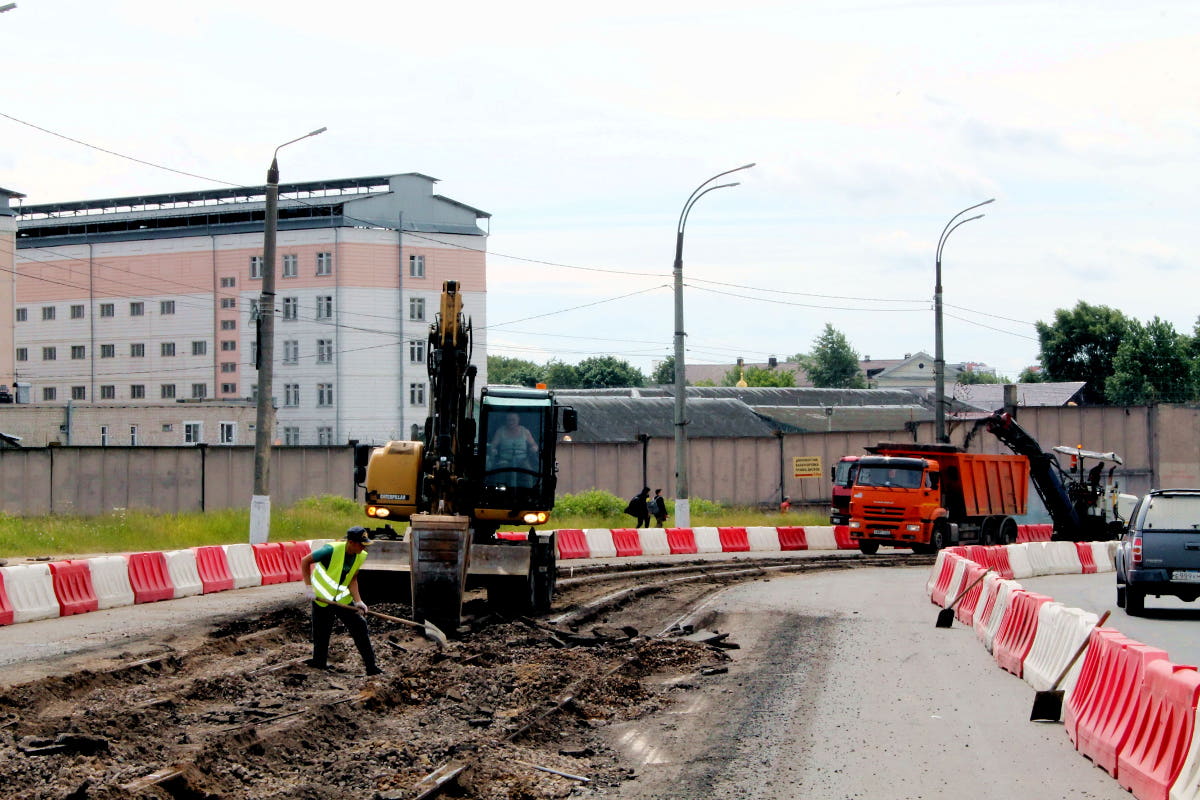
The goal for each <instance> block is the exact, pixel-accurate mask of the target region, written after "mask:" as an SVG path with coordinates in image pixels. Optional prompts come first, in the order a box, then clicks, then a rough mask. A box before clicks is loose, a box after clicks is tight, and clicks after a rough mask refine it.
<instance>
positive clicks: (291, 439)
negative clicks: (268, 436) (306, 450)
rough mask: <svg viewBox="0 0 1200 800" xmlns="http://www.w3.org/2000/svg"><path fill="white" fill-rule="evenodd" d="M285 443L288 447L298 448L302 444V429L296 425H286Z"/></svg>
mask: <svg viewBox="0 0 1200 800" xmlns="http://www.w3.org/2000/svg"><path fill="white" fill-rule="evenodd" d="M283 443H284V445H286V446H287V447H296V446H297V445H299V444H300V429H299V428H297V427H296V426H294V425H285V426H284V428H283Z"/></svg>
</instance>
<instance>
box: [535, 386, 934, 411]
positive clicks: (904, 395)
mask: <svg viewBox="0 0 1200 800" xmlns="http://www.w3.org/2000/svg"><path fill="white" fill-rule="evenodd" d="M554 394H555V395H557V396H559V397H674V396H675V387H673V386H670V385H667V386H647V387H641V388H636V387H635V388H608V389H555V390H554ZM687 397H688V402H689V403H690V402H692V400H693V399H698V398H713V399H736V400H738V401H740V402H742V403H745V404H746V405H749V406H813V407H824V406H837V407H839V408H840V407H843V406H908V405H914V404H919V403H921V402H922V398H921V397H920V396H919V395H915V394H914V393H913V391H912V390H909V389H816V388H813V387H803V386H783V387H777V386H688V387H687Z"/></svg>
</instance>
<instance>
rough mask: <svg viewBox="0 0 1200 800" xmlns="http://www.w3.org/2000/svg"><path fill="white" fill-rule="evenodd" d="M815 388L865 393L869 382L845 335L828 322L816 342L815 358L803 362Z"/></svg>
mask: <svg viewBox="0 0 1200 800" xmlns="http://www.w3.org/2000/svg"><path fill="white" fill-rule="evenodd" d="M802 363H803V365H804V368H805V370H806V371H807V372H808V378H809V380H811V381H812V385H813V386H816V387H819V388H829V389H865V388H866V386H867V383H866V381H865V380H864V379H863V374H862V370H860V369H859V368H858V353H857V352H856V351H855V350H854V348H852V347H850V342H848V341H847V340H846V336H845V334H843V333H841V332H840V331H838V330H837V329H835V328H834V327H833V326H832V325H830V324H829V323H828V322H827V323H825V330H824V331H823V332H822V333H821V335H820V336H818V337H817V338H816V339H815V340H814V341H813V348H812V354H811V355H809V356H808V357H807V358H806V359H805V360H804V361H803V362H802Z"/></svg>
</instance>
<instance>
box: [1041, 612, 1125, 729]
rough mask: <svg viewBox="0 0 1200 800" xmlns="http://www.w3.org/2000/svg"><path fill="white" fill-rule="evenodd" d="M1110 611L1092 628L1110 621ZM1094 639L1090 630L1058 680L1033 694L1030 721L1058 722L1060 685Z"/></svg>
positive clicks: (1061, 700) (1061, 694) (1061, 699)
mask: <svg viewBox="0 0 1200 800" xmlns="http://www.w3.org/2000/svg"><path fill="white" fill-rule="evenodd" d="M1108 614H1109V612H1107V611H1105V612H1104V614H1102V615H1101V617H1100V619H1099V620H1097V621H1096V624H1095V625H1094V626H1092V630H1095V629H1096V628H1099V627H1101V626H1103V625H1104V623H1105V622H1107V621H1108ZM1091 640H1092V633H1091V631H1088V635H1087V636H1086V637H1085V638H1084V640H1083V644H1081V645H1079V649H1078V650H1076V651H1075V655H1073V656H1071V660H1070V661H1068V662H1067V665H1066V666H1065V667H1063V671H1062V672H1060V673H1059V675H1058V680H1056V681H1055V682H1054V685H1053V686H1051V687H1050V688H1049V689H1048V690H1047V691H1044V692H1038V693H1037V694H1036V695H1034V696H1033V710H1032V711H1030V712H1029V721H1030V722H1058V720H1059V717H1061V716H1062V704H1063V690H1062V689H1059V688H1058V687H1059V685H1060V684H1062V682H1063V681H1064V680H1066V679H1067V673H1068V672H1070V671H1071V667H1073V666H1075V662H1076V661H1078V660H1079V657H1080V656H1081V655H1083V651H1084V650H1087V646H1088V643H1089V642H1091Z"/></svg>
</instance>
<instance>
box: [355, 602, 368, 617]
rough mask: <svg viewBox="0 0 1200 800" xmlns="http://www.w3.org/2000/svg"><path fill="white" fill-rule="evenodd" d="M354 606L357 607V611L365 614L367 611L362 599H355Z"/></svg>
mask: <svg viewBox="0 0 1200 800" xmlns="http://www.w3.org/2000/svg"><path fill="white" fill-rule="evenodd" d="M354 607H355V608H357V609H358V613H360V614H363V615H365V614H366V613H367V604H366V603H364V602H363V601H362V600H355V601H354Z"/></svg>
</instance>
